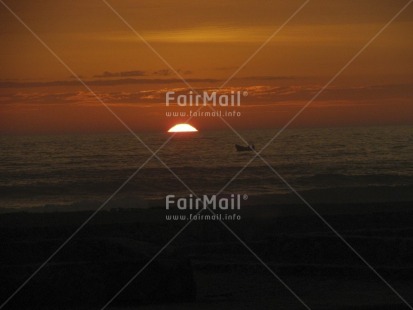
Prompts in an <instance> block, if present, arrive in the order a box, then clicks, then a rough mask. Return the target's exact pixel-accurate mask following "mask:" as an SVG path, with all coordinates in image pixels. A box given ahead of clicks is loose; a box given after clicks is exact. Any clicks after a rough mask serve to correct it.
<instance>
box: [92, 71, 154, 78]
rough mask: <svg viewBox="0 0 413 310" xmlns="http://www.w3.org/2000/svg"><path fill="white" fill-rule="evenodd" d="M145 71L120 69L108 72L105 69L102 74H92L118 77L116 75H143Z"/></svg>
mask: <svg viewBox="0 0 413 310" xmlns="http://www.w3.org/2000/svg"><path fill="white" fill-rule="evenodd" d="M145 75H147V73H146V72H145V71H142V70H133V71H120V72H110V71H105V72H103V73H102V74H98V75H94V76H93V77H95V78H118V77H133V76H145Z"/></svg>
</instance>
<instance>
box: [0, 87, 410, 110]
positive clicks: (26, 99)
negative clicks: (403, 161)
mask: <svg viewBox="0 0 413 310" xmlns="http://www.w3.org/2000/svg"><path fill="white" fill-rule="evenodd" d="M195 90H196V91H197V92H198V93H201V92H203V91H208V92H213V91H216V92H219V93H221V94H222V93H230V92H236V91H241V92H243V91H248V96H247V97H244V99H243V100H242V102H243V107H264V106H282V105H295V104H300V105H302V104H305V103H307V102H308V101H309V100H310V99H311V98H312V97H313V96H314V95H315V94H316V93H317V92H318V91H319V90H320V86H267V85H255V86H249V87H243V86H238V87H226V88H224V89H219V88H216V87H215V88H214V87H206V88H205V87H204V88H196V89H195ZM167 91H174V92H175V95H176V96H178V95H180V94H185V95H187V94H188V93H189V91H190V90H189V89H188V88H182V87H179V88H173V87H169V88H162V89H149V90H140V91H128V92H127V91H97V92H96V94H97V95H98V96H99V98H100V99H101V100H103V101H104V102H105V103H107V104H133V105H137V106H139V107H147V106H153V104H163V103H164V102H165V94H166V92H167ZM412 98H413V85H412V84H387V85H370V86H364V87H334V88H329V89H326V90H325V91H324V92H323V93H322V95H321V96H319V97H318V98H317V100H316V102H315V104H313V106H317V103H318V106H323V107H327V106H343V105H353V104H368V105H372V104H378V103H383V102H388V103H393V102H396V101H399V102H409V101H411V99H412ZM13 103H17V104H93V105H94V104H100V103H99V102H98V100H97V99H96V98H95V96H94V95H93V94H92V93H90V92H87V91H73V92H55V93H50V90H48V92H47V93H46V92H37V91H36V92H33V91H31V92H29V91H26V92H22V91H19V92H16V93H14V94H4V95H2V96H0V104H13Z"/></svg>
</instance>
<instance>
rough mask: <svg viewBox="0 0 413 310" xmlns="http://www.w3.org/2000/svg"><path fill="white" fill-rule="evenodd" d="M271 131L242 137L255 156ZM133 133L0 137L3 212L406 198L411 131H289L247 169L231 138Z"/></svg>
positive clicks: (412, 180)
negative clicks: (205, 199)
mask: <svg viewBox="0 0 413 310" xmlns="http://www.w3.org/2000/svg"><path fill="white" fill-rule="evenodd" d="M278 131H279V129H256V130H241V131H239V134H240V135H241V136H242V137H243V138H244V139H245V141H247V142H248V143H253V144H254V145H255V147H256V149H257V150H261V148H262V147H264V146H265V145H266V144H267V142H268V141H270V140H271V138H273V137H274V135H276V134H277V133H278ZM136 135H137V136H138V137H139V138H140V139H141V140H142V141H143V142H144V143H142V142H141V141H139V139H137V138H136V137H135V136H133V135H132V134H130V133H117V134H67V135H62V134H60V135H32V136H7V135H3V136H1V137H0V144H1V152H0V163H1V164H0V192H1V195H0V209H1V210H3V211H4V210H20V209H31V208H35V209H38V210H39V208H40V210H64V209H65V208H69V209H70V208H75V209H76V208H79V209H82V208H86V209H87V208H88V207H96V206H97V205H99V204H100V203H102V202H104V201H106V200H108V199H110V201H111V204H112V206H115V207H125V208H128V207H131V208H133V207H148V206H153V205H157V204H160V205H161V204H162V201H164V200H165V197H166V195H175V196H177V197H187V196H189V195H191V194H193V193H195V194H196V195H214V194H216V193H221V194H222V195H230V194H241V195H246V196H245V197H247V196H248V197H250V198H249V201H250V202H251V204H254V203H253V202H254V199H255V200H256V201H261V202H262V201H266V203H268V204H272V203H273V204H276V203H277V201H278V200H277V199H278V198H279V197H286V196H288V195H291V192H292V189H294V190H295V191H297V192H298V193H300V194H302V195H303V196H304V197H306V195H307V196H308V197H310V198H309V199H310V200H311V199H316V200H317V199H319V200H320V201H322V198H323V197H328V199H329V200H331V201H335V202H341V201H346V199H349V198H352V199H355V200H357V197H362V198H363V199H364V200H368V201H371V202H375V201H382V200H389V201H393V200H394V201H400V200H410V199H411V196H412V194H413V190H412V189H413V127H412V126H399V127H389V126H383V127H357V128H348V127H346V128H307V129H302V128H297V129H286V130H285V131H283V132H282V133H281V134H279V135H278V136H277V138H276V139H274V141H273V142H272V143H270V144H269V145H268V146H267V147H266V148H265V150H263V151H262V153H261V156H262V157H263V159H264V160H262V159H261V158H255V159H254V160H253V161H252V162H251V163H250V164H249V165H248V166H247V167H245V166H246V165H247V163H248V162H250V161H251V159H252V158H253V156H254V153H253V152H237V151H236V149H235V144H241V145H244V144H245V143H244V142H243V141H242V140H241V139H240V137H239V136H237V135H236V134H234V133H233V132H232V131H230V130H220V131H200V132H197V133H178V134H176V135H175V136H173V137H172V138H171V134H168V133H163V132H161V133H140V132H136ZM168 139H169V141H168V143H166V144H165V142H166V141H167V140H168ZM144 144H145V145H146V146H145V145H144ZM163 144H165V145H163ZM162 145H163V147H161V146H162ZM148 148H150V149H151V150H152V151H153V152H157V153H156V156H157V157H158V158H157V157H154V156H153V157H152V158H151V155H152V153H151V152H150V151H149V150H148ZM264 161H265V162H264ZM268 165H270V166H271V167H272V169H270V168H269V167H268ZM242 169H243V170H242ZM240 170H242V171H241V172H240ZM275 172H276V173H275ZM277 174H278V175H277ZM128 179H129V181H128V182H126V181H127V180H128ZM334 193H337V195H335V194H334ZM263 197H266V199H263ZM277 197H278V198H277ZM280 201H282V200H280ZM331 201H330V202H331Z"/></svg>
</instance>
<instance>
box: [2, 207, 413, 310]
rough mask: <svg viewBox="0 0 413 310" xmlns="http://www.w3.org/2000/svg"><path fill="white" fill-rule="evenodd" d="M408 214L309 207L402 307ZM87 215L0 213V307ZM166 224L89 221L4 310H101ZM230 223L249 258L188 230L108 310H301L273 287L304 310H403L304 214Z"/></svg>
mask: <svg viewBox="0 0 413 310" xmlns="http://www.w3.org/2000/svg"><path fill="white" fill-rule="evenodd" d="M411 206H412V203H408V202H397V203H376V204H374V203H357V204H342V205H340V204H335V205H332V204H316V205H314V206H313V207H314V209H315V210H317V212H319V213H320V215H322V216H323V217H324V218H325V220H327V221H328V223H329V224H331V226H332V227H334V228H335V229H336V230H337V232H338V233H339V234H340V235H341V236H343V237H344V238H345V240H346V241H347V242H348V243H349V244H350V245H351V246H352V247H353V248H354V250H356V251H357V252H358V253H359V254H360V255H361V256H362V257H363V258H364V259H365V260H366V261H367V262H368V263H369V264H370V265H371V266H372V267H373V268H374V269H375V270H376V271H377V272H378V273H379V274H380V275H381V276H383V278H384V279H385V280H386V281H387V282H388V284H389V285H390V286H392V287H393V289H395V290H396V291H397V292H398V293H399V294H400V295H401V296H403V297H404V298H405V299H406V301H407V302H409V303H413V298H412V296H413V263H412V262H413V209H412V208H411ZM204 213H205V214H207V213H208V211H204ZM90 214H91V212H88V211H85V212H67V213H64V212H63V213H62V212H59V213H44V214H42V213H27V212H20V213H11V214H2V215H0V239H1V245H2V251H1V254H0V261H1V265H0V279H1V282H2V284H1V288H0V297H1V301H2V302H3V300H5V299H6V298H7V297H8V296H10V295H11V294H12V293H13V291H14V290H15V289H16V288H17V287H18V286H19V285H20V284H21V283H22V282H23V281H24V280H25V279H27V278H28V277H29V276H30V274H31V273H33V272H34V271H35V270H36V269H37V267H38V266H39V265H40V264H41V263H43V262H44V261H45V260H46V259H47V258H48V257H49V256H50V255H51V254H52V253H53V252H54V251H55V250H56V249H57V248H58V247H59V246H60V245H61V244H62V242H63V241H64V240H66V239H67V238H68V237H69V236H70V235H71V234H72V233H73V232H74V231H75V230H76V229H77V228H78V227H79V226H80V225H81V224H82V223H83V222H84V221H85V219H86V218H88V216H90ZM166 214H167V212H166V210H164V208H150V209H140V210H139V209H135V210H124V209H121V210H116V209H112V210H111V211H102V212H99V213H98V214H97V215H96V217H94V218H93V219H92V220H91V221H90V222H89V223H88V224H87V225H86V226H85V227H84V228H83V229H82V230H81V231H80V232H79V234H78V235H77V236H76V237H75V238H73V240H72V241H71V242H69V243H68V244H67V245H66V246H65V247H64V248H63V249H62V250H61V251H60V252H59V253H58V254H57V255H56V256H55V257H54V258H53V259H52V260H51V261H50V262H49V263H48V264H47V265H46V266H45V268H43V269H42V270H41V271H40V272H39V273H38V274H37V275H36V276H35V277H33V279H32V280H31V281H30V282H29V283H28V285H27V286H25V287H24V288H23V289H22V290H21V291H20V292H19V293H18V294H17V295H16V296H15V297H14V298H13V299H12V300H11V301H10V302H9V303H8V304H7V305H6V307H5V308H4V309H8V308H10V309H12V308H14V309H24V308H26V309H47V308H49V309H100V308H101V307H102V306H103V305H105V304H106V303H107V302H108V301H109V300H110V299H111V298H112V297H113V296H114V295H115V294H116V293H117V292H118V291H119V290H120V289H121V288H122V286H123V285H124V284H125V283H126V282H127V281H129V280H130V279H131V278H132V277H133V276H134V275H136V274H137V273H138V272H139V271H140V270H141V269H142V267H144V266H145V265H146V264H147V263H148V262H149V261H150V260H151V258H152V257H153V256H154V255H156V254H157V253H158V251H159V250H160V249H161V248H162V247H163V246H164V245H165V244H167V243H168V242H169V241H170V239H171V238H172V237H173V236H174V235H175V234H176V233H177V232H178V231H179V230H180V229H181V228H182V227H183V226H184V225H185V224H186V223H187V222H186V221H167V220H166V219H165V215H166ZM238 214H239V215H241V217H242V219H241V220H240V221H227V222H226V224H227V225H228V227H229V228H230V229H231V230H232V231H233V232H234V233H235V234H236V235H237V236H239V238H241V240H242V241H243V242H245V244H246V245H248V247H249V248H250V250H248V249H247V248H246V247H245V246H244V245H243V244H242V243H241V242H240V241H239V240H238V239H237V237H235V236H234V234H232V233H231V232H230V231H229V230H228V229H227V228H226V227H224V225H222V223H220V222H219V221H193V222H192V223H191V224H190V225H189V226H188V227H187V228H186V229H185V230H184V231H183V232H182V233H180V234H179V235H178V236H177V237H176V238H175V239H174V240H173V242H172V243H171V244H170V245H169V246H168V247H167V248H166V249H165V250H164V251H163V252H162V253H161V254H159V255H158V256H157V257H156V259H154V260H153V261H152V262H151V264H149V265H148V267H147V268H146V269H145V270H143V271H142V272H141V273H139V275H138V276H137V277H136V279H135V280H134V281H133V282H132V283H131V284H130V285H129V286H128V287H127V288H126V289H125V290H124V291H123V292H122V293H121V294H119V296H118V297H117V298H116V299H115V300H114V301H113V303H111V306H110V307H109V308H113V309H136V308H138V307H139V308H140V309H229V308H236V309H251V308H253V309H270V308H271V309H273V308H277V309H305V307H304V306H303V304H302V303H301V302H300V301H299V300H297V299H296V298H295V297H294V296H293V295H292V294H291V292H289V291H288V290H287V289H286V288H285V286H284V285H283V284H282V283H281V282H280V281H279V279H277V278H276V277H279V278H280V279H282V281H283V282H284V283H285V284H286V285H288V286H289V287H290V288H291V289H292V290H293V291H294V292H295V293H296V294H297V296H299V298H301V300H302V301H303V302H304V303H305V304H307V305H308V306H309V307H310V308H311V309H408V307H407V306H406V305H405V304H403V302H402V300H401V299H400V298H399V297H398V296H397V295H396V294H395V293H394V292H393V291H392V290H391V289H390V288H389V287H388V286H387V285H386V284H385V283H384V282H383V281H382V280H381V279H379V277H378V276H377V275H376V274H375V273H374V272H373V271H372V270H371V269H370V268H369V267H368V266H366V264H365V263H364V262H363V261H362V260H361V259H360V258H358V257H357V255H356V254H355V253H354V252H352V251H351V250H350V249H349V247H348V246H347V245H345V244H344V242H343V241H342V240H340V239H339V238H338V237H337V236H336V235H335V234H334V233H333V232H332V231H331V229H330V228H329V227H327V225H326V224H325V223H323V222H322V221H321V220H320V218H318V217H317V216H316V215H315V214H314V213H313V212H312V211H311V210H309V209H308V208H307V207H306V206H305V205H302V204H297V205H294V204H289V205H279V206H267V207H264V206H255V207H249V208H244V209H243V210H242V211H240V212H238ZM252 252H253V253H252ZM254 253H255V254H256V255H258V257H259V258H260V259H262V261H263V262H265V264H267V266H268V268H270V269H271V270H272V271H274V273H275V275H274V274H272V273H271V272H270V271H269V270H268V269H267V267H265V266H264V265H263V264H262V263H261V262H260V261H259V260H258V259H257V257H255V256H254Z"/></svg>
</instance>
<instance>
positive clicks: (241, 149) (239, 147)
mask: <svg viewBox="0 0 413 310" xmlns="http://www.w3.org/2000/svg"><path fill="white" fill-rule="evenodd" d="M235 149H236V150H237V152H248V151H254V150H255V145H254V144H251V145H248V146H243V145H239V144H235Z"/></svg>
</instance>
